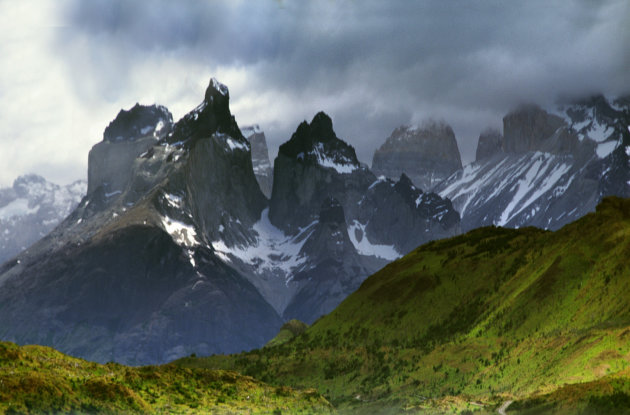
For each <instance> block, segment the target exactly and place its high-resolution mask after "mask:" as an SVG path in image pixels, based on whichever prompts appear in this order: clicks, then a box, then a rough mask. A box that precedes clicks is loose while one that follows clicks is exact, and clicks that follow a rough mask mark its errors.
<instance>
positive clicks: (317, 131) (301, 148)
mask: <svg viewBox="0 0 630 415" xmlns="http://www.w3.org/2000/svg"><path fill="white" fill-rule="evenodd" d="M278 153H279V154H281V155H284V156H287V157H289V158H291V159H297V160H299V161H301V162H303V163H311V164H319V165H320V166H322V167H328V168H334V169H335V170H337V172H339V173H351V172H353V171H354V170H356V169H358V168H359V166H360V164H359V160H358V159H357V155H356V152H355V151H354V147H352V146H351V145H349V144H348V143H346V142H345V141H343V140H341V139H339V138H338V137H337V135H336V134H335V131H334V130H333V126H332V120H331V119H330V117H329V116H328V115H326V113H324V112H318V113H317V114H316V115H315V117H313V120H312V121H311V123H310V124H309V123H307V122H306V121H303V122H302V123H300V125H299V126H298V128H297V130H296V131H295V132H294V133H293V135H292V136H291V139H290V140H289V141H287V142H286V143H284V144H282V145H281V146H280V149H279V151H278Z"/></svg>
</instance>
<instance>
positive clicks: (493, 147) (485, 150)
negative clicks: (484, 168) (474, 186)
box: [475, 128, 503, 161]
mask: <svg viewBox="0 0 630 415" xmlns="http://www.w3.org/2000/svg"><path fill="white" fill-rule="evenodd" d="M502 145H503V135H502V134H501V133H500V132H499V131H497V130H495V129H492V128H489V129H487V130H485V131H484V132H482V133H481V134H480V135H479V142H478V143H477V154H476V156H475V160H476V161H479V160H482V159H485V158H488V157H492V156H494V155H495V154H498V153H503V148H502Z"/></svg>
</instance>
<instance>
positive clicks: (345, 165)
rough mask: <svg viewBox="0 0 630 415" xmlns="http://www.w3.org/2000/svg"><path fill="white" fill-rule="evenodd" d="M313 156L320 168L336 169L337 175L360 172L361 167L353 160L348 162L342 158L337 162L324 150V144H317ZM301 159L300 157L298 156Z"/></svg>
mask: <svg viewBox="0 0 630 415" xmlns="http://www.w3.org/2000/svg"><path fill="white" fill-rule="evenodd" d="M311 154H314V155H315V157H317V162H318V163H319V165H320V166H322V167H326V168H331V169H335V170H336V171H337V173H341V174H348V173H352V172H353V171H355V170H358V168H359V166H358V165H356V164H354V163H353V162H352V161H351V160H348V159H347V158H346V157H342V156H340V158H342V160H341V162H338V161H335V160H333V159H332V158H330V157H329V156H328V155H327V154H326V153H325V150H324V146H323V145H322V143H317V145H315V148H313V151H312V152H311ZM298 158H299V155H298Z"/></svg>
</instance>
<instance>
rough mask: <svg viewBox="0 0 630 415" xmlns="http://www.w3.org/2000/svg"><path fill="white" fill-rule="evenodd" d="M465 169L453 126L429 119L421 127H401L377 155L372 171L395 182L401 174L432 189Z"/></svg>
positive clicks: (417, 184)
mask: <svg viewBox="0 0 630 415" xmlns="http://www.w3.org/2000/svg"><path fill="white" fill-rule="evenodd" d="M461 168H462V161H461V157H460V154H459V148H458V147H457V139H456V138H455V133H454V132H453V129H452V128H451V126H450V125H448V124H447V123H446V122H444V121H435V120H433V119H428V120H426V121H424V122H423V123H422V125H421V126H419V127H412V126H408V125H403V126H400V127H398V128H396V129H394V131H393V132H392V134H391V135H390V136H389V137H388V138H387V139H386V140H385V143H383V145H381V146H380V147H379V148H378V149H377V150H376V151H375V152H374V157H373V159H372V170H373V171H374V173H375V174H376V175H379V176H381V175H382V176H386V177H389V178H390V179H392V180H396V179H397V178H398V177H400V175H401V173H405V174H406V175H408V176H409V177H410V178H411V180H412V181H413V183H414V184H415V185H416V186H418V187H420V188H422V189H424V190H429V189H431V188H433V186H435V185H436V184H437V183H439V182H440V181H441V180H443V179H445V178H446V177H448V176H450V175H451V174H452V173H454V172H455V171H457V170H459V169H461Z"/></svg>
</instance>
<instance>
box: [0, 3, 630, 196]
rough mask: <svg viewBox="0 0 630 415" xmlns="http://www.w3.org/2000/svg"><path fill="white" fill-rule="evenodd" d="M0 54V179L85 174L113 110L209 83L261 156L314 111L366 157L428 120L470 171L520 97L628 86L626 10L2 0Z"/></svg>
mask: <svg viewBox="0 0 630 415" xmlns="http://www.w3.org/2000/svg"><path fill="white" fill-rule="evenodd" d="M0 57H1V58H0V59H1V60H0V186H6V185H10V184H11V182H12V181H13V179H14V178H15V177H17V176H18V175H20V174H24V173H27V172H35V173H38V174H42V175H44V176H45V177H47V178H48V179H50V180H52V181H55V182H57V183H61V184H63V183H68V182H70V181H73V180H75V179H79V178H85V177H86V175H87V154H88V151H89V149H90V148H91V146H92V145H94V144H95V143H97V142H98V141H100V140H101V139H102V132H103V129H104V128H105V127H106V125H107V124H108V122H109V121H111V120H112V119H113V118H114V117H115V116H116V114H117V113H118V111H119V110H120V109H121V108H126V109H128V108H130V107H131V106H133V105H134V104H135V103H136V102H140V103H142V104H152V103H159V104H162V105H165V106H167V107H168V108H169V109H170V110H171V112H172V113H173V115H174V118H175V119H179V118H180V117H181V116H183V115H184V114H185V113H186V112H188V111H189V110H191V109H192V108H194V107H195V106H196V105H197V104H198V103H199V102H200V101H201V100H202V98H203V93H204V91H205V88H206V86H207V84H208V81H209V79H210V77H212V76H214V77H216V78H217V79H219V80H220V81H222V82H223V83H225V84H226V85H227V86H228V87H229V89H230V96H231V108H232V113H233V114H234V115H235V116H236V119H237V122H238V123H239V125H246V124H250V123H258V124H260V126H261V128H262V129H263V130H264V131H265V133H266V136H267V139H268V142H269V146H270V151H271V153H272V154H271V156H272V158H273V157H275V154H276V152H277V147H278V146H279V145H280V144H281V143H282V142H284V141H286V140H287V139H288V138H289V137H290V135H291V133H292V132H293V131H294V130H295V128H296V127H297V125H298V123H299V122H301V121H302V120H304V119H306V120H308V121H310V120H311V119H312V117H313V116H314V115H315V113H316V112H318V111H320V110H323V111H325V112H327V113H328V114H329V115H330V116H331V117H332V119H333V122H334V128H335V130H336V132H337V135H338V136H339V137H341V138H343V139H345V140H346V141H348V142H349V143H351V144H352V145H354V146H355V148H356V149H357V154H358V156H359V158H360V159H361V160H362V161H364V162H367V163H368V164H371V159H372V154H373V152H374V149H375V148H376V147H378V146H379V145H380V144H381V143H382V142H383V141H384V140H385V139H386V138H387V136H388V135H389V134H390V133H391V132H392V130H393V129H394V128H395V127H397V126H399V125H401V124H414V123H421V122H422V121H423V120H424V119H426V118H429V117H432V118H438V119H443V120H445V121H446V122H448V123H450V124H451V125H452V127H453V129H454V130H455V134H456V136H457V140H458V144H459V147H460V151H461V153H462V158H463V161H464V163H467V162H470V161H472V160H473V158H474V152H475V149H476V145H477V138H478V135H479V132H480V131H481V130H483V129H485V128H486V127H488V126H494V127H500V126H501V118H502V116H503V115H504V114H505V113H506V112H507V111H508V110H509V109H510V108H512V107H514V106H515V105H517V104H519V103H521V102H537V103H540V104H542V105H543V106H548V105H551V104H552V103H553V102H554V101H555V100H557V99H558V98H559V97H567V96H568V97H570V96H579V95H583V94H591V93H595V92H602V93H605V94H607V95H610V96H616V95H620V94H627V93H628V92H630V2H629V1H628V0H610V1H606V0H574V1H572V0H557V1H549V0H539V1H537V0H533V1H532V0H530V1H521V2H515V1H510V2H507V1H504V0H500V1H499V0H498V1H472V0H462V1H444V0H434V1H410V0H398V1H392V0H387V1H382V0H355V1H335V0H327V1H324V0H321V1H314V0H313V1H303V0H275V1H274V0H249V1H245V0H242V1H235V0H225V1H218V0H217V1H210V0H209V1H193V0H190V1H171V0H154V1H148V0H147V1H139V0H138V1H132V0H84V1H78V0H77V1H71V0H51V1H46V0H20V1H12V0H0Z"/></svg>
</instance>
